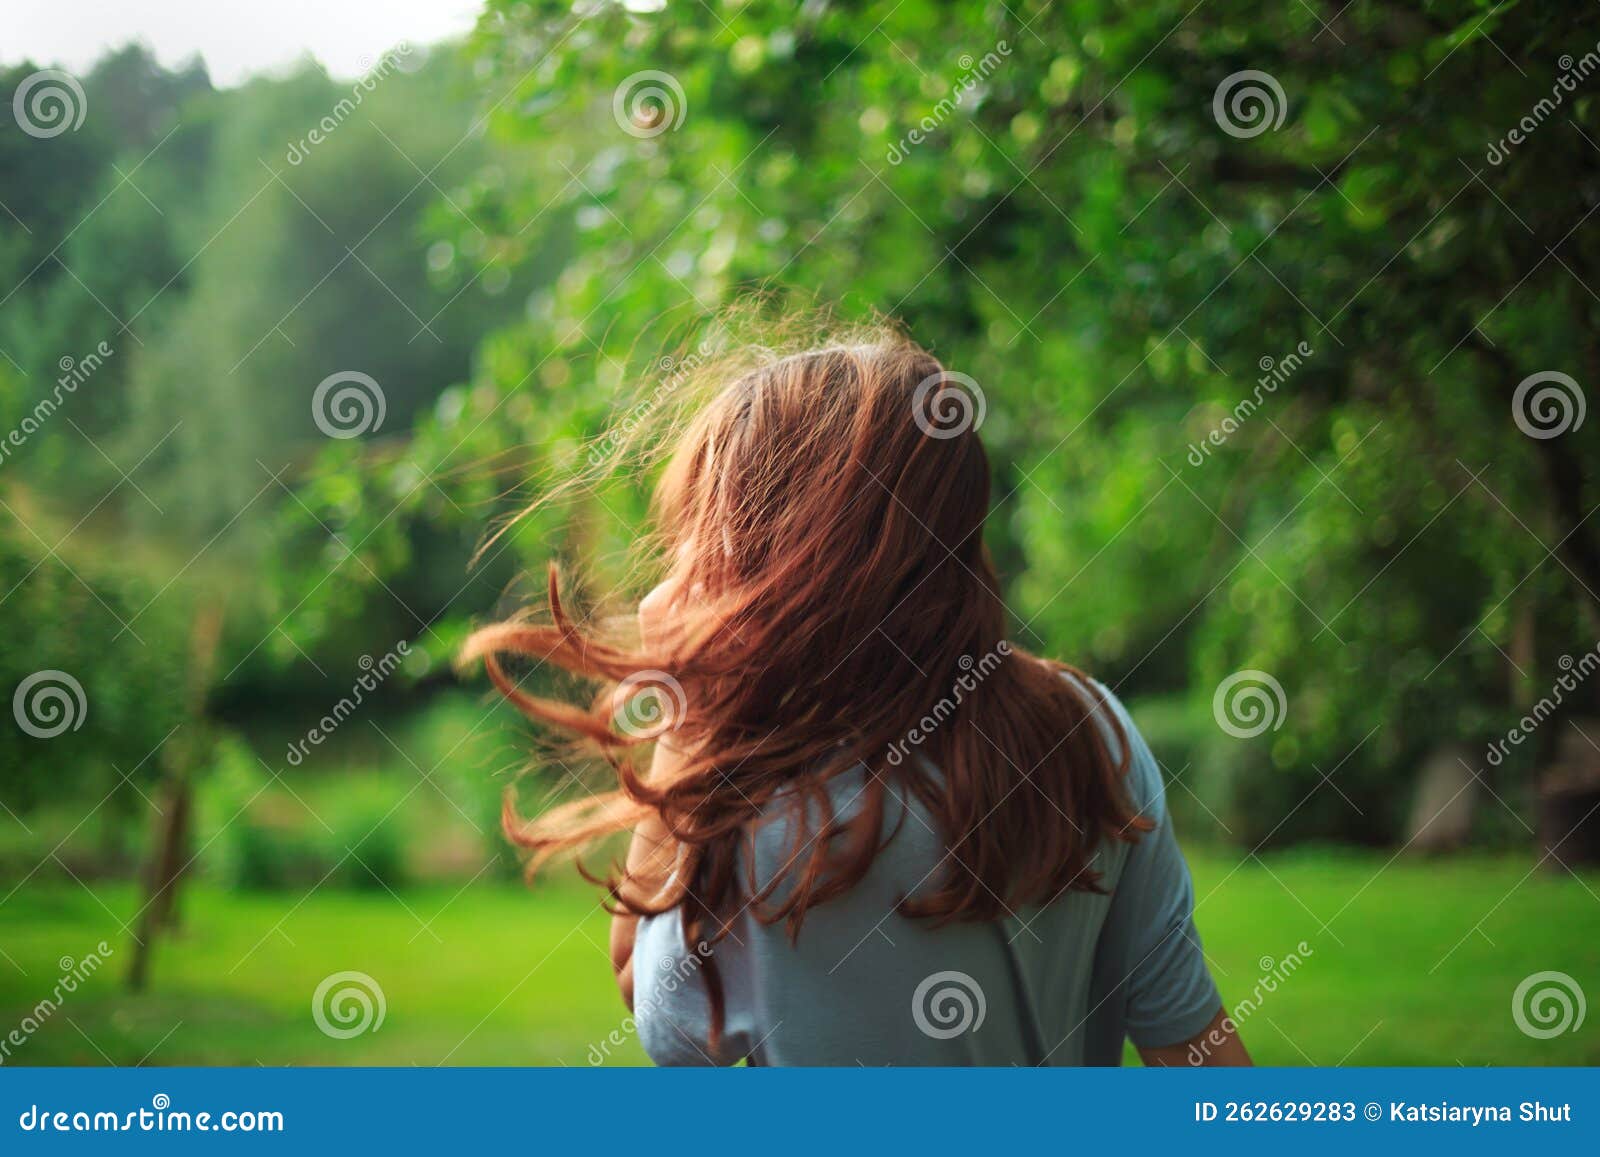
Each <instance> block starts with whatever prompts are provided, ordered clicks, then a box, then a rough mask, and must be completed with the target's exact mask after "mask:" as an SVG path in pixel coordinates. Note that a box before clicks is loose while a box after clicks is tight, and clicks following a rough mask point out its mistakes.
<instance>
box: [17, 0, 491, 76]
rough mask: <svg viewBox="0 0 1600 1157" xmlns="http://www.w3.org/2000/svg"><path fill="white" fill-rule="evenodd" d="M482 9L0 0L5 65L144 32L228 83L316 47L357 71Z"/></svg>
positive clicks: (75, 56) (164, 51)
mask: <svg viewBox="0 0 1600 1157" xmlns="http://www.w3.org/2000/svg"><path fill="white" fill-rule="evenodd" d="M480 8H481V2H480V0H268V2H266V3H248V4H246V3H240V2H238V0H0V64H16V63H18V62H20V61H22V60H32V61H33V62H34V63H35V64H37V65H40V66H41V67H49V66H54V67H58V68H65V69H66V70H67V71H68V72H84V71H87V70H88V68H89V67H90V65H92V64H93V63H94V61H95V60H96V59H98V58H99V57H100V56H101V55H102V54H103V53H104V52H105V51H106V50H107V49H109V48H116V47H120V46H121V45H123V44H126V43H127V42H128V41H130V40H141V41H143V42H144V43H145V44H147V45H148V46H149V47H150V48H151V49H152V50H153V51H154V52H155V55H156V59H158V60H159V61H161V63H162V64H164V65H167V66H169V67H170V66H172V65H175V64H178V63H180V62H181V61H185V60H187V59H188V58H190V57H191V56H193V55H194V54H195V53H199V54H200V56H201V57H203V58H204V60H205V62H206V66H207V69H208V70H209V71H210V74H211V81H212V83H213V84H216V85H219V86H222V87H229V86H232V85H235V84H238V83H239V82H240V81H242V80H244V79H245V78H246V77H247V76H249V75H251V74H252V73H257V72H268V71H274V70H277V69H280V68H282V67H284V66H286V65H291V64H293V63H294V62H295V61H296V60H298V59H299V58H300V57H302V56H304V55H306V54H308V53H309V54H310V55H312V56H314V57H316V59H317V60H319V61H321V62H322V64H323V66H324V67H325V68H327V70H328V71H329V72H330V73H332V74H333V75H335V76H345V77H356V76H359V75H361V74H362V73H363V72H365V71H366V70H367V69H368V68H370V67H371V66H372V64H373V62H374V61H375V60H376V59H377V58H378V56H379V54H381V53H382V52H383V51H384V50H385V49H388V48H392V47H394V45H396V44H398V43H399V42H400V41H402V40H406V41H409V42H410V43H412V44H428V43H431V42H433V41H436V40H441V39H444V38H446V37H450V36H457V35H460V34H462V33H464V32H467V31H468V30H470V29H471V28H472V25H473V21H474V20H475V19H476V17H477V14H478V11H479V9H480Z"/></svg>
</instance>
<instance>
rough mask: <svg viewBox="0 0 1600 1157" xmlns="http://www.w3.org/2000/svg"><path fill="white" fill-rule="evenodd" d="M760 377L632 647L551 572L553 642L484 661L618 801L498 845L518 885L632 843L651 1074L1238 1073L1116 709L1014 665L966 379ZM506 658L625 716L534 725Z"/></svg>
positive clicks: (984, 465) (1079, 686)
mask: <svg viewBox="0 0 1600 1157" xmlns="http://www.w3.org/2000/svg"><path fill="white" fill-rule="evenodd" d="M744 356H745V357H746V358H747V362H746V364H743V365H738V366H735V367H734V368H731V369H730V368H727V367H724V366H719V367H714V368H713V369H712V370H710V371H709V372H708V374H707V375H705V376H708V377H710V378H711V379H712V380H713V382H714V384H715V388H716V392H715V394H714V396H713V397H711V399H710V400H709V402H708V403H707V404H706V405H705V406H704V408H703V409H701V410H700V411H699V412H698V413H697V414H696V415H695V416H694V418H693V420H692V421H691V422H690V424H689V425H688V427H687V428H686V429H685V430H684V431H683V432H682V433H681V435H680V436H679V437H677V438H676V439H675V440H674V447H673V449H672V453H671V459H670V463H669V465H668V467H667V469H666V471H665V474H664V476H663V478H662V480H661V482H660V484H659V486H658V488H657V492H656V496H655V505H654V508H653V511H652V517H653V519H654V522H655V529H656V531H657V532H658V534H659V536H660V539H661V542H660V544H659V545H660V546H661V547H662V548H663V553H664V554H665V556H666V557H668V558H670V560H671V562H670V567H669V570H668V573H667V575H666V577H665V580H664V581H663V582H662V583H661V584H660V585H659V586H657V587H656V588H655V590H653V591H652V592H651V593H650V595H649V596H647V597H646V598H645V599H644V601H643V602H642V603H641V605H640V606H639V609H638V626H639V629H640V630H639V643H638V645H637V646H631V647H630V646H624V645H621V644H620V643H618V642H614V641H608V640H606V639H603V638H601V637H599V632H594V631H590V630H588V629H586V628H585V626H584V625H582V624H580V623H577V622H574V621H573V620H572V618H571V617H570V616H569V615H568V614H567V613H566V612H565V611H564V609H563V607H562V604H561V600H560V597H559V590H558V582H557V576H556V572H555V570H554V568H552V570H551V576H550V592H549V597H550V613H551V621H550V622H549V623H548V624H530V623H525V622H517V623H508V624H502V625H499V626H495V627H490V628H487V629H485V630H482V631H480V632H478V633H477V634H476V635H474V636H473V637H472V638H471V640H469V642H468V643H467V646H466V648H465V652H464V657H465V658H467V659H474V658H482V659H483V660H484V662H485V664H486V667H487V670H488V673H489V675H490V677H491V678H492V679H493V681H494V682H495V684H496V685H497V686H498V687H499V688H500V689H501V690H502V692H503V693H504V694H505V695H506V696H507V697H508V698H509V699H511V700H512V702H513V703H515V704H516V705H517V706H518V707H519V708H521V709H522V710H523V711H524V712H525V713H526V714H528V715H529V716H531V717H532V718H534V719H536V720H539V721H542V722H545V723H548V724H551V725H554V726H555V727H557V728H559V729H562V730H564V731H566V732H569V733H571V734H574V735H576V736H579V737H581V738H582V740H583V741H584V742H586V743H588V744H591V745H593V746H596V747H598V748H599V749H600V750H602V751H603V752H605V753H607V754H608V756H609V758H610V762H611V764H612V766H614V768H615V779H616V782H615V784H614V786H613V787H612V789H611V790H608V791H605V792H603V793H601V794H598V795H595V796H593V797H591V798H588V799H585V800H580V801H577V802H573V803H569V804H567V805H564V806H561V807H557V808H555V809H553V810H552V811H549V812H547V813H545V814H544V815H542V816H540V817H538V818H537V819H535V820H532V821H524V820H521V819H519V818H518V817H517V816H516V815H515V813H514V811H512V809H511V807H510V804H509V802H508V806H507V813H506V828H507V832H508V834H509V836H510V837H511V838H512V839H513V840H514V841H515V842H517V843H518V844H520V845H522V846H523V847H526V848H529V849H531V850H532V852H533V858H532V862H531V865H530V868H533V867H537V865H538V864H540V863H542V862H543V861H544V860H545V859H547V858H548V857H549V856H551V855H553V854H556V853H559V852H563V851H570V850H576V849H579V848H582V847H584V846H585V845H588V844H590V843H592V842H593V841H596V840H600V839H603V838H605V837H607V836H610V835H613V834H616V833H621V832H624V831H631V832H632V843H631V846H630V848H629V851H628V854H627V858H626V862H625V864H624V865H623V866H622V868H621V869H620V870H619V871H618V872H617V873H616V874H615V875H613V876H612V877H611V878H610V879H609V880H608V884H609V886H610V889H611V895H612V898H613V901H614V915H613V923H612V935H611V956H612V962H613V965H614V967H615V969H616V973H617V979H618V983H619V985H620V987H621V989H622V993H623V997H624V999H625V1000H627V1001H628V1003H629V1005H630V1006H631V1007H632V1009H633V1010H634V1016H635V1020H636V1023H637V1025H638V1031H639V1035H640V1040H641V1042H642V1043H643V1045H644V1047H645V1050H646V1051H647V1052H648V1053H649V1055H650V1056H651V1057H652V1058H653V1059H654V1060H656V1061H657V1062H659V1063H663V1064H678V1063H684V1064H708V1063H709V1064H727V1063H734V1062H737V1061H739V1060H741V1059H748V1060H749V1061H750V1062H751V1063H761V1064H856V1063H860V1064H944V1065H958V1064H959V1065H965V1064H986V1065H999V1064H1117V1063H1119V1062H1120V1059H1121V1056H1122V1050H1123V1041H1124V1039H1125V1038H1127V1039H1131V1040H1132V1042H1133V1043H1134V1045H1135V1046H1136V1047H1137V1048H1138V1049H1139V1051H1140V1053H1141V1055H1142V1056H1143V1058H1144V1060H1145V1062H1146V1063H1147V1064H1196V1063H1204V1064H1247V1063H1249V1059H1248V1057H1247V1056H1246V1054H1245V1051H1244V1049H1243V1046H1242V1045H1241V1044H1240V1042H1239V1040H1238V1038H1237V1036H1236V1034H1235V1033H1234V1031H1233V1026H1232V1023H1231V1022H1230V1021H1229V1020H1228V1019H1227V1017H1226V1016H1225V1015H1224V1013H1223V1010H1222V1007H1221V1001H1220V999H1219V998H1218V995H1217V990H1216V988H1215V986H1214V984H1213V983H1212V980H1211V977H1210V975H1209V973H1208V971H1207V968H1206V965H1205V961H1204V959H1203V957H1202V955H1201V949H1200V941H1199V937H1198V936H1197V935H1196V933H1195V929H1194V924H1193V920H1192V909H1193V891H1192V888H1191V885H1190V882H1189V875H1188V870H1187V868H1186V866H1185V864H1184V861H1183V858H1182V856H1181V854H1180V853H1179V851H1178V847H1177V844H1176V842H1175V841H1174V838H1173V834H1172V827H1171V823H1170V820H1169V818H1168V814H1167V810H1166V807H1165V803H1164V799H1163V793H1162V783H1161V777H1160V774H1159V771H1158V769H1157V767H1156V764H1155V761H1154V759H1153V758H1152V757H1151V755H1150V752H1149V750H1148V749H1147V748H1146V746H1145V744H1144V742H1143V740H1142V739H1141V738H1140V736H1139V734H1138V733H1137V731H1136V730H1135V729H1134V727H1133V724H1132V722H1131V720H1130V719H1129V718H1128V716H1127V714H1126V713H1125V712H1124V710H1123V708H1122V706H1121V705H1120V704H1119V703H1118V702H1117V700H1116V698H1115V697H1114V696H1113V695H1112V694H1111V693H1110V692H1109V691H1108V690H1106V688H1104V687H1103V686H1101V685H1100V684H1098V683H1096V682H1095V681H1093V680H1091V679H1089V678H1088V677H1087V676H1085V675H1083V674H1082V673H1080V672H1078V671H1076V670H1074V669H1073V668H1071V667H1067V666H1065V665H1063V664H1060V663H1055V662H1051V661H1048V660H1045V659H1042V658H1038V657H1035V656H1033V655H1031V654H1028V653H1027V652H1025V651H1023V650H1022V649H1021V648H1019V647H1016V646H1013V645H1012V644H1010V643H1009V642H1008V641H1007V640H1006V637H1005V634H1006V611H1005V607H1004V605H1003V603H1002V601H1001V597H1000V593H999V584H998V581H997V579H996V576H995V572H994V568H993V565H992V563H991V561H990V559H989V556H988V553H987V551H986V550H985V547H984V544H983V526H984V519H985V516H986V514H987V512H988V505H989V465H988V460H987V457H986V455H985V453H984V449H983V446H982V443H981V442H980V441H979V439H978V434H977V431H976V429H975V428H974V426H975V423H973V422H972V421H971V418H972V416H973V407H974V403H975V401H976V399H975V398H974V397H973V395H971V394H969V393H968V392H966V391H965V390H964V389H963V388H962V386H961V383H962V382H969V381H970V379H965V378H961V377H960V376H959V375H951V374H948V373H946V371H945V370H944V369H943V368H942V367H941V366H940V365H939V363H938V362H937V361H936V360H935V359H934V358H933V357H932V356H931V355H929V354H928V353H926V352H925V351H923V350H921V349H919V348H918V347H917V346H916V345H914V344H912V343H911V342H910V341H909V340H907V339H905V338H904V337H902V336H900V335H899V334H896V333H892V332H883V331H873V332H870V333H866V334H855V335H851V337H850V339H849V340H846V341H843V342H835V343H833V344H829V345H826V346H823V347H821V348H813V349H810V350H807V351H804V352H800V353H796V354H791V355H789V356H784V357H779V356H777V355H774V354H769V353H766V352H765V351H762V350H758V349H751V350H747V351H745V354H744ZM508 654H516V655H520V656H527V657H530V658H532V659H534V660H538V661H544V660H548V661H550V662H552V663H555V664H556V665H558V666H560V667H562V668H565V669H566V670H568V671H571V672H575V673H578V674H580V675H583V676H587V677H592V678H595V679H599V680H603V681H607V682H608V683H610V684H613V686H611V687H608V689H607V690H606V691H605V692H604V693H603V694H601V695H600V696H599V697H598V698H597V699H596V700H595V703H594V704H593V705H592V706H591V707H590V708H589V709H587V710H585V709H581V708H578V707H575V706H572V705H570V704H566V703H562V702H558V701H554V700H550V699H544V698H538V697H535V696H532V695H530V694H528V693H526V692H524V691H523V690H521V689H520V688H519V687H518V686H517V684H516V682H515V681H514V680H513V679H512V678H511V676H510V675H508V673H507V671H506V670H505V668H504V666H503V665H502V662H501V657H502V656H505V655H508ZM641 692H642V693H643V701H644V702H646V703H648V704H650V705H651V706H652V707H653V709H654V710H655V711H656V713H657V718H655V719H654V720H653V721H652V722H653V726H648V727H644V726H640V725H639V724H638V723H637V721H636V720H634V719H633V718H631V716H630V712H631V711H633V710H636V709H637V708H638V707H639V704H640V702H641V699H640V693H641ZM619 712H620V714H621V716H622V718H621V720H620V723H619V719H618V716H619ZM652 741H654V746H653V751H652V754H651V758H650V761H649V765H648V768H647V769H645V770H643V771H641V770H639V769H638V768H637V767H636V766H634V764H633V763H632V762H631V761H630V760H629V759H628V758H627V756H628V754H629V753H630V749H635V748H638V747H639V746H640V745H641V744H646V743H650V742H652Z"/></svg>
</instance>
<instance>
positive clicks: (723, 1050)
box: [632, 908, 750, 1065]
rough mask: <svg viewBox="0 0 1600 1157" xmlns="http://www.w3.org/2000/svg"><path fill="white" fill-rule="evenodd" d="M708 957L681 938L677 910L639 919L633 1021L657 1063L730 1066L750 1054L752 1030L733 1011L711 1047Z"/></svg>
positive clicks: (681, 928) (680, 920) (635, 945)
mask: <svg viewBox="0 0 1600 1157" xmlns="http://www.w3.org/2000/svg"><path fill="white" fill-rule="evenodd" d="M706 962H707V956H706V955H705V954H704V953H703V952H697V951H693V950H691V949H690V948H689V947H688V945H686V944H685V943H684V939H683V913H682V911H681V910H679V909H677V908H674V909H672V910H671V911H670V912H665V913H663V914H662V915H660V916H648V917H645V918H643V919H641V920H640V921H639V929H638V933H637V935H636V936H635V938H634V947H633V1017H632V1020H633V1023H634V1027H635V1029H636V1030H637V1031H638V1034H639V1044H640V1045H641V1046H642V1047H643V1048H644V1051H645V1053H646V1054H648V1055H649V1057H650V1059H651V1060H652V1061H654V1062H655V1063H656V1064H658V1065H731V1064H736V1063H737V1062H739V1061H740V1060H742V1059H743V1058H744V1056H745V1055H746V1053H747V1052H749V1047H750V1040H749V1032H748V1031H747V1029H748V1026H747V1025H745V1024H743V1023H742V1021H743V1019H744V1018H743V1017H742V1016H740V1015H739V1014H738V1012H737V1011H736V1010H735V1011H732V1012H731V1013H730V1016H729V1018H728V1019H729V1022H730V1023H728V1024H727V1025H725V1026H724V1029H723V1036H722V1040H721V1041H720V1042H719V1043H718V1047H717V1048H715V1049H713V1048H712V1047H711V1041H710V1038H711V1000H710V996H709V994H708V993H707V991H706V983H705V968H706Z"/></svg>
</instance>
